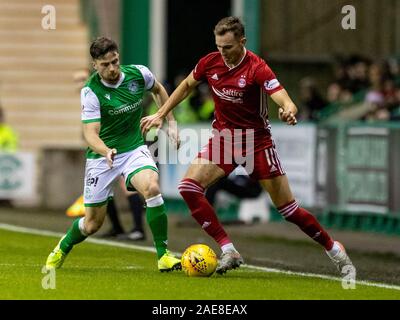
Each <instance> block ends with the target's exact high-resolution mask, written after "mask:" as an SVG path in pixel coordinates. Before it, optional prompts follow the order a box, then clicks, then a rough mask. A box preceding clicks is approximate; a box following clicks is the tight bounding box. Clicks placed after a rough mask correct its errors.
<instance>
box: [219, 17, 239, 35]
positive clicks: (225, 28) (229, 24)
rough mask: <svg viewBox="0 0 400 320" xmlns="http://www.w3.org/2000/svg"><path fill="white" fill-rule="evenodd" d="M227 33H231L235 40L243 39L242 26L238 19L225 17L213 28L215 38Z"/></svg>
mask: <svg viewBox="0 0 400 320" xmlns="http://www.w3.org/2000/svg"><path fill="white" fill-rule="evenodd" d="M227 32H233V34H234V35H235V38H241V37H244V25H243V23H242V21H240V19H239V18H238V17H226V18H223V19H221V20H220V21H219V22H218V23H217V25H216V26H215V28H214V34H215V35H216V36H223V35H224V34H225V33H227Z"/></svg>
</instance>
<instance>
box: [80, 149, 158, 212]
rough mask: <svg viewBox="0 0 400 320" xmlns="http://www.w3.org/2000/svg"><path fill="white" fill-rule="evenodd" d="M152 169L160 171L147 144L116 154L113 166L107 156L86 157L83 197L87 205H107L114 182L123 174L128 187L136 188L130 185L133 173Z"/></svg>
mask: <svg viewBox="0 0 400 320" xmlns="http://www.w3.org/2000/svg"><path fill="white" fill-rule="evenodd" d="M143 169H150V170H154V171H156V172H158V169H157V166H156V164H155V162H154V160H153V157H152V156H151V153H150V151H149V149H148V148H147V146H146V145H143V146H140V147H138V148H136V149H135V150H132V151H129V152H124V153H121V154H118V153H117V154H116V155H115V158H114V163H113V167H112V168H110V167H109V166H108V164H107V160H106V158H105V157H102V158H98V159H86V167H85V180H84V189H83V190H84V191H83V198H84V202H85V207H98V206H102V205H105V204H106V203H107V201H108V200H109V199H110V198H111V197H112V196H113V194H114V193H113V186H114V182H115V181H116V180H117V179H118V178H119V177H120V176H123V177H124V180H125V184H126V185H127V186H129V188H128V189H130V190H134V189H133V187H132V186H131V185H130V182H129V181H130V179H131V178H132V176H133V175H135V174H136V173H138V172H139V171H142V170H143Z"/></svg>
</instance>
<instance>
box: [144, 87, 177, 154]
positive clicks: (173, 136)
mask: <svg viewBox="0 0 400 320" xmlns="http://www.w3.org/2000/svg"><path fill="white" fill-rule="evenodd" d="M151 94H152V96H153V99H154V101H155V102H156V104H157V106H158V108H161V107H162V106H163V105H164V103H165V102H167V100H168V93H167V90H165V88H164V86H163V85H162V84H161V83H160V82H158V81H157V80H156V82H155V84H154V86H153V88H152V90H151ZM166 119H167V121H168V131H167V132H168V136H169V138H170V140H171V141H172V143H173V144H174V145H175V146H176V148H177V149H179V146H180V144H181V139H180V138H179V131H178V126H177V124H176V121H175V118H174V115H173V113H172V111H170V112H169V113H168V114H167V116H166Z"/></svg>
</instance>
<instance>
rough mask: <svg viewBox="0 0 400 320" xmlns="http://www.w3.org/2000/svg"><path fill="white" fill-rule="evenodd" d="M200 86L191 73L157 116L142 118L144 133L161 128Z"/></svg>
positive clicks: (159, 110) (141, 124)
mask: <svg viewBox="0 0 400 320" xmlns="http://www.w3.org/2000/svg"><path fill="white" fill-rule="evenodd" d="M198 84H199V82H198V81H196V80H195V79H194V78H193V74H192V73H190V75H189V76H188V77H187V78H186V79H185V80H183V81H182V82H181V83H180V85H179V86H178V87H177V88H176V89H175V91H174V92H173V93H172V94H171V96H170V97H169V98H168V100H167V101H166V102H165V103H164V104H163V106H162V107H161V108H160V109H158V111H157V112H156V113H155V114H153V115H151V116H147V117H144V118H142V120H141V121H140V127H141V129H142V133H143V134H145V133H146V132H148V131H149V130H150V129H151V128H153V127H156V128H161V126H162V123H163V120H164V119H165V117H166V116H167V114H168V113H170V112H171V111H172V109H174V108H175V107H176V106H177V105H178V104H179V103H180V102H181V101H182V100H184V99H185V98H186V97H187V96H188V95H189V93H190V92H191V91H192V90H193V88H194V87H196V86H197V85H198Z"/></svg>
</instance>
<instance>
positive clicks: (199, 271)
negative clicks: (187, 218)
mask: <svg viewBox="0 0 400 320" xmlns="http://www.w3.org/2000/svg"><path fill="white" fill-rule="evenodd" d="M217 263H218V259H217V255H216V254H215V252H214V251H213V250H212V249H211V248H210V247H209V246H207V245H205V244H193V245H191V246H190V247H188V248H187V249H186V250H185V252H184V253H183V255H182V270H183V271H184V272H185V273H186V275H188V276H189V277H209V276H211V275H212V274H213V273H214V272H215V269H216V268H217Z"/></svg>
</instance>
